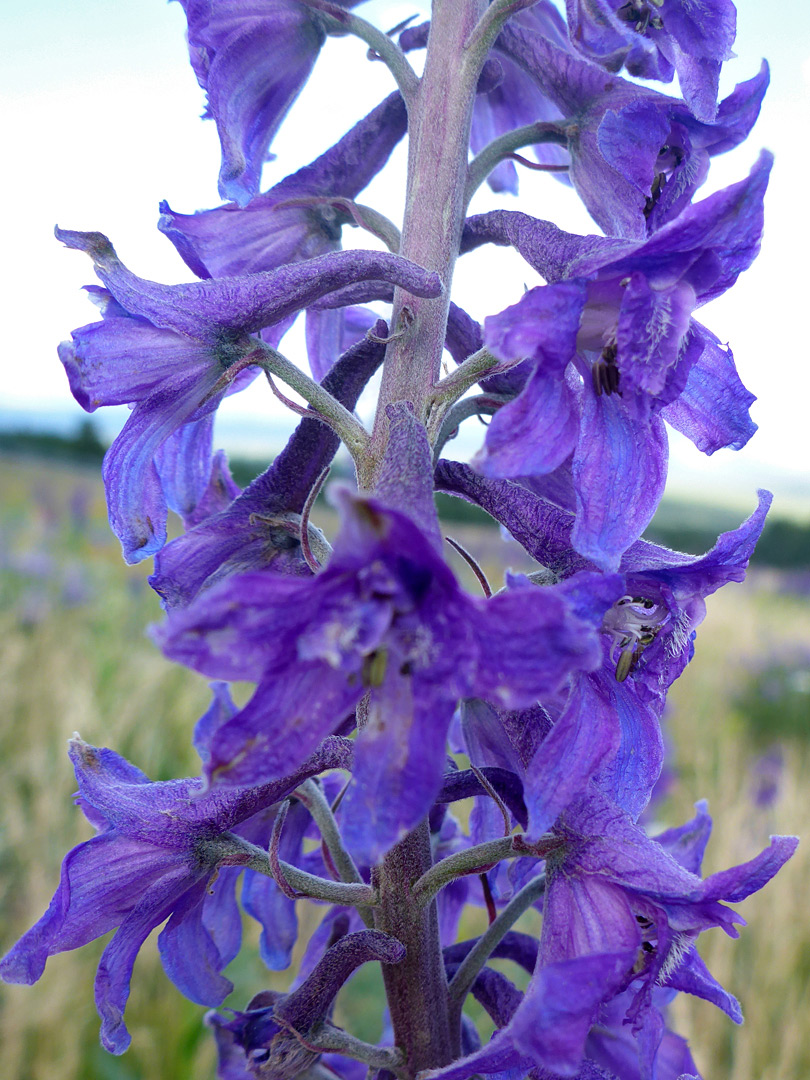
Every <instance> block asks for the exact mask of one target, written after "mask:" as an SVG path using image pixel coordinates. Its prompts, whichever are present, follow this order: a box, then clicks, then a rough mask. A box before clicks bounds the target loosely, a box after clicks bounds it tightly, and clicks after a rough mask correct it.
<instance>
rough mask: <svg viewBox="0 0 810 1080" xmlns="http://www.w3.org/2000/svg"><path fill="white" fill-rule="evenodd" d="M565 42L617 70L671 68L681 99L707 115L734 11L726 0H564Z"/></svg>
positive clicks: (662, 74) (666, 71) (661, 74)
mask: <svg viewBox="0 0 810 1080" xmlns="http://www.w3.org/2000/svg"><path fill="white" fill-rule="evenodd" d="M565 6H566V9H567V11H568V22H569V26H570V28H571V42H572V44H573V45H574V46H575V47H576V48H577V49H579V50H580V51H581V52H582V53H584V55H585V56H587V57H589V58H590V59H591V60H595V61H596V62H597V63H600V64H602V65H604V66H605V67H607V68H609V70H611V71H617V70H618V69H619V68H620V67H621V66H622V64H624V66H625V67H626V68H627V70H628V71H629V72H630V74H631V75H638V76H641V78H643V79H661V80H662V81H663V82H669V81H670V80H671V79H672V76H673V74H674V73H675V72H677V73H678V81H679V83H680V86H681V91H682V93H683V96H684V98H685V99H686V103H687V105H688V106H689V108H690V109H691V110H692V112H693V113H694V114H695V116H697V117H698V118H699V119H700V120H713V119H714V116H715V113H716V111H717V85H718V81H719V77H720V68H721V66H722V63H723V61H724V60H730V59H731V57H732V56H733V55H734V53H733V52H732V51H731V47H732V45H733V44H734V38H735V36H736V33H737V11H736V9H735V7H734V4H733V3H732V2H731V0H716V2H715V3H712V4H692V3H690V2H689V0H566V5H565Z"/></svg>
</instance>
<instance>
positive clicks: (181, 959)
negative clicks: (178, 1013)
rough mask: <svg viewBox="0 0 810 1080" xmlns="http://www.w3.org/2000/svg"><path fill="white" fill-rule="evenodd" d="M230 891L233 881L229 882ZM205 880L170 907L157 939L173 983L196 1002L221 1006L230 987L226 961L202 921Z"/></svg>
mask: <svg viewBox="0 0 810 1080" xmlns="http://www.w3.org/2000/svg"><path fill="white" fill-rule="evenodd" d="M229 885H230V888H231V890H233V881H232V880H231V881H230V882H229ZM207 889H208V882H207V881H205V880H203V881H200V882H198V883H197V885H195V886H194V887H193V888H192V889H189V891H188V892H187V893H186V895H185V896H184V897H183V898H182V900H181V901H180V903H178V904H176V905H175V906H174V909H173V911H172V914H171V918H170V919H169V921H168V922H167V923H166V925H165V927H164V928H163V930H162V931H161V932H160V936H159V938H158V946H159V948H160V958H161V961H162V963H163V970H164V971H165V972H166V974H167V975H168V976H169V978H170V979H171V980H172V982H173V983H174V985H175V986H176V987H177V988H178V990H180V991H181V992H182V993H183V994H185V996H186V997H187V998H189V999H190V1000H191V1001H194V1002H196V1003H197V1004H198V1005H221V1004H222V1002H223V1001H224V1000H225V998H226V997H227V996H228V994H230V992H231V991H232V990H233V983H232V982H231V981H230V979H226V978H225V977H224V976H223V975H222V974H221V971H222V968H223V967H224V966H225V963H226V962H227V960H226V959H225V957H223V956H222V955H221V953H220V951H219V949H218V948H217V946H216V944H215V942H214V939H213V937H212V936H211V934H210V933H209V932H208V929H207V927H206V926H205V923H204V921H203V904H204V902H205V899H206V896H207Z"/></svg>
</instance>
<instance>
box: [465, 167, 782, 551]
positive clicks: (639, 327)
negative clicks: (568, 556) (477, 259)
mask: <svg viewBox="0 0 810 1080" xmlns="http://www.w3.org/2000/svg"><path fill="white" fill-rule="evenodd" d="M770 165H771V159H770V156H769V155H766V154H763V155H762V156H761V158H760V160H759V162H758V164H757V165H756V166H755V167H754V169H753V171H752V173H751V175H750V177H749V178H748V179H746V180H744V181H742V182H740V183H738V184H735V185H732V186H731V187H729V188H726V189H725V190H723V191H721V192H718V193H717V194H716V195H712V196H710V197H709V198H707V199H705V200H704V201H703V202H701V203H698V204H696V205H694V206H691V207H689V208H687V209H686V210H685V211H684V212H683V213H682V214H681V216H680V217H679V218H678V219H677V220H676V221H673V222H671V223H670V224H669V225H667V226H665V227H664V228H663V229H661V230H660V231H659V232H658V233H656V234H655V235H654V236H653V237H651V238H650V239H649V240H647V241H646V242H642V243H640V244H635V243H632V242H627V241H616V240H609V239H601V238H598V237H573V236H570V235H568V234H565V233H560V232H559V231H558V230H554V229H553V226H549V225H548V223H546V222H536V223H534V224H533V223H532V220H531V219H529V218H526V217H525V216H524V215H507V214H505V213H504V212H496V213H495V214H488V215H483V216H482V218H481V219H479V220H477V221H476V219H473V222H472V223H471V224H470V232H471V234H472V233H475V234H477V236H478V237H480V238H482V237H484V236H487V237H488V238H490V239H496V240H499V241H500V242H502V243H503V242H512V243H514V244H515V246H516V247H517V248H518V250H519V251H520V252H521V254H523V255H524V257H525V258H527V260H528V261H529V262H530V263H531V264H532V265H533V266H534V267H535V269H538V270H539V271H540V272H541V273H544V276H546V277H547V279H548V280H550V281H552V284H550V285H546V286H541V287H538V288H535V289H532V290H530V291H529V292H528V293H526V294H525V296H524V297H523V299H522V300H520V301H519V302H518V303H517V304H516V305H515V306H514V307H511V308H508V309H507V310H506V311H504V312H501V313H500V314H499V315H495V316H491V317H490V318H488V319H487V320H486V322H485V333H484V341H485V344H486V346H487V348H489V349H490V351H491V352H492V353H493V354H494V355H495V356H497V357H498V358H499V359H501V360H507V361H515V360H520V359H523V358H526V357H528V358H529V360H530V363H529V364H526V365H524V369H525V371H526V373H525V384H524V386H523V389H522V391H521V393H520V394H519V395H518V396H517V397H516V398H515V400H514V401H512V402H510V403H509V404H507V405H505V406H504V407H503V408H501V409H500V410H499V412H498V413H497V414H496V416H495V417H494V419H493V420H492V423H491V424H490V426H489V429H488V431H487V439H486V444H485V448H484V451H483V453H482V455H481V457H480V458H479V462H478V465H479V468H480V469H481V470H482V472H484V473H485V474H486V475H488V476H502V477H504V476H505V477H519V476H526V477H540V476H545V475H548V474H552V473H554V472H555V470H558V469H560V467H565V468H568V464H567V463H568V459H570V469H571V479H572V483H573V490H574V492H575V497H576V505H577V522H576V527H575V530H574V533H573V537H572V542H573V546H574V548H575V549H576V550H577V551H579V552H580V553H581V554H583V555H585V556H586V557H587V558H589V559H592V560H593V561H594V562H596V563H597V564H598V565H600V566H603V567H605V568H606V569H614V568H615V567H616V566H617V565H618V562H619V559H620V557H621V554H622V552H623V551H624V550H626V548H627V547H628V546H629V545H630V544H631V543H632V542H633V541H634V540H635V539H636V538H637V537H638V536H639V535H640V533H641V532H642V531H643V529H644V528H646V526H647V524H648V523H649V521H650V519H651V517H652V514H653V512H654V510H655V507H656V506H657V504H658V500H659V498H660V496H661V493H662V491H663V487H664V483H665V480H666V461H667V442H666V435H665V429H664V425H663V423H662V418H665V419H667V420H669V422H670V423H672V424H673V426H675V427H676V428H679V429H680V430H682V431H684V433H685V434H687V435H689V436H690V437H691V438H692V439H693V440H694V441H695V443H696V444H697V445H698V446H699V447H700V449H702V450H704V452H713V451H714V450H716V449H718V448H719V447H720V446H732V447H734V448H739V447H740V446H743V445H744V444H745V442H747V440H748V438H749V437H750V435H751V434H752V433H753V431H754V430H755V429H754V425H753V424H752V423H751V421H750V419H749V417H748V412H747V406H748V405H749V404H750V402H751V401H752V400H753V398H752V396H751V395H750V394H749V393H748V391H747V390H745V388H744V387H743V386H742V384H741V383H740V381H739V378H738V376H737V373H736V370H735V369H734V366H733V358H732V357H731V354H730V353H728V352H725V351H724V350H723V349H722V348H721V347H720V346H719V343H718V342H717V339H716V338H714V337H713V335H711V334H710V333H709V332H708V331H707V330H705V328H704V327H702V326H701V325H700V324H699V323H697V322H695V321H693V320H692V318H691V313H692V311H693V310H694V309H695V308H696V307H698V306H700V305H701V304H705V303H707V302H708V301H709V300H711V299H714V298H715V297H716V296H719V295H720V294H721V293H723V292H724V291H725V290H726V289H727V288H729V287H730V286H731V285H732V284H733V283H734V281H736V279H737V277H738V275H739V274H740V272H741V271H742V270H744V269H746V268H747V267H748V266H749V265H750V264H751V262H752V261H753V259H754V258H755V256H756V254H757V252H758V250H759V240H760V235H761V232H762V198H763V194H764V189H765V185H766V183H767V178H768V173H769V171H770ZM720 389H723V390H724V391H725V397H724V399H723V400H722V404H721V405H720V407H719V408H715V407H714V394H715V393H716V392H717V391H718V390H720ZM680 399H682V400H680Z"/></svg>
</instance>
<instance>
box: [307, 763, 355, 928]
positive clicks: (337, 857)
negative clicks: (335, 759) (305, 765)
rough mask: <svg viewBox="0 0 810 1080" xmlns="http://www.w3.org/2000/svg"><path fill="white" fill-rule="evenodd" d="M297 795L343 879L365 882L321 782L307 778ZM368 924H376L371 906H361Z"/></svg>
mask: <svg viewBox="0 0 810 1080" xmlns="http://www.w3.org/2000/svg"><path fill="white" fill-rule="evenodd" d="M295 794H296V797H297V798H299V799H300V800H301V802H302V803H303V804H304V806H306V808H307V810H309V812H310V814H312V817H313V820H314V821H315V824H316V825H317V826H318V828H319V829H320V833H321V838H322V840H323V842H324V843H325V844H326V847H327V850H328V851H329V854H330V855H331V856H332V861H333V863H334V864H335V869H336V870H337V872H338V873H339V874H340V876H341V878H342V880H343V881H349V882H355V883H361V884H364V882H363V879H362V877H361V876H360V871H359V870H358V869H357V867H356V866H355V863H354V859H353V858H352V857H351V855H350V854H349V852H348V851H347V850H346V848H345V847H344V846H343V838H342V837H341V835H340V830H339V829H338V824H337V821H336V820H335V815H334V814H333V813H332V808H331V806H330V805H329V803H328V801H327V799H326V796H325V795H324V793H323V790H322V788H321V786H320V784H317V783H316V782H315V781H314V780H305V781H304V783H303V784H302V785H301V787H299V788H297V789H296V792H295ZM357 911H358V914H359V915H360V917H361V919H362V920H363V922H364V923H365V924H366V926H373V925H374V916H373V914H372V912H371V909H370V908H365V907H360V908H358V909H357Z"/></svg>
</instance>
